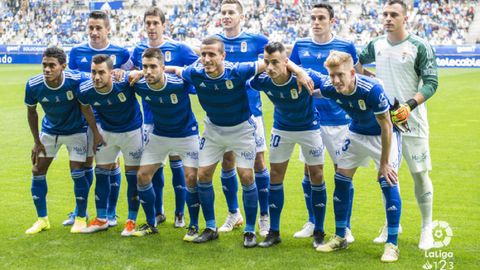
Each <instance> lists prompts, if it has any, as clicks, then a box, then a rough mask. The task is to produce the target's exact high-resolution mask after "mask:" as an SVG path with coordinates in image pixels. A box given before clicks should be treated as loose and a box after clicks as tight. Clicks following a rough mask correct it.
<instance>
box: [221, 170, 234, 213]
mask: <svg viewBox="0 0 480 270" xmlns="http://www.w3.org/2000/svg"><path fill="white" fill-rule="evenodd" d="M220 179H221V180H222V189H223V194H224V195H225V199H226V200H227V206H228V211H229V212H230V213H232V214H233V213H236V212H237V210H238V198H237V192H238V180H237V173H236V172H235V169H231V170H229V171H224V170H223V169H222V174H221V175H220Z"/></svg>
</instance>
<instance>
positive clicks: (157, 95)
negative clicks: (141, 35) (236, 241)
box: [134, 48, 200, 241]
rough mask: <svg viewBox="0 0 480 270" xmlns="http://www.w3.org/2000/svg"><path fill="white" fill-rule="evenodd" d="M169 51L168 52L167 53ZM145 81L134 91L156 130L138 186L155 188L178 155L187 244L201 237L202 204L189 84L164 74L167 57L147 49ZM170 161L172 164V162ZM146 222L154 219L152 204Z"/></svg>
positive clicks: (143, 68) (146, 153)
mask: <svg viewBox="0 0 480 270" xmlns="http://www.w3.org/2000/svg"><path fill="white" fill-rule="evenodd" d="M167 52H168V51H167ZM142 70H143V77H144V78H143V79H141V80H140V81H138V82H137V83H135V84H134V90H135V92H136V93H137V94H138V95H139V96H141V97H142V100H144V102H145V103H147V104H148V106H149V108H150V110H151V114H152V117H153V130H152V134H151V135H150V138H149V140H148V141H147V143H146V145H145V150H144V152H143V155H142V159H141V162H140V165H141V166H140V169H139V170H138V185H139V186H148V185H150V186H151V185H152V178H153V176H154V175H155V173H156V171H157V170H158V169H159V168H161V166H162V165H164V164H165V161H166V158H167V156H168V155H169V154H170V153H172V152H175V153H177V154H178V155H179V156H180V158H181V160H182V161H183V163H184V168H185V179H186V182H187V190H188V193H187V207H188V210H189V214H190V224H189V228H188V231H187V234H186V235H185V237H184V238H183V239H184V240H185V241H193V240H194V239H195V238H196V237H197V236H198V215H199V212H200V201H199V198H198V192H197V187H196V184H197V168H198V151H199V144H198V124H197V120H196V119H195V116H194V114H193V112H192V106H191V103H190V98H189V96H188V93H189V91H188V88H189V85H188V84H186V83H184V82H183V80H182V79H181V78H178V77H177V76H176V75H173V74H166V73H164V70H165V63H164V55H163V54H162V51H161V50H160V48H147V49H146V50H144V52H143V54H142ZM170 162H171V161H170ZM147 207H148V208H149V209H150V212H149V215H150V216H148V217H147V220H151V221H153V220H155V212H153V211H152V209H153V205H149V206H147Z"/></svg>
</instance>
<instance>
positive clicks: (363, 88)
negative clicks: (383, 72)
mask: <svg viewBox="0 0 480 270" xmlns="http://www.w3.org/2000/svg"><path fill="white" fill-rule="evenodd" d="M320 91H321V94H322V96H324V97H327V98H330V99H332V100H333V101H335V102H336V103H337V104H338V105H339V106H340V107H342V109H344V110H345V111H346V112H347V113H348V115H350V117H351V118H352V123H351V124H350V130H351V131H352V132H355V133H358V134H363V135H380V134H381V129H380V125H378V122H377V119H376V118H375V115H376V114H381V113H385V112H387V111H388V110H389V108H390V103H389V101H388V99H387V97H386V96H385V92H384V90H383V86H382V85H381V84H380V83H379V82H378V81H377V80H375V79H372V78H369V77H367V76H363V75H358V74H357V75H356V78H355V90H354V91H353V93H352V94H351V95H349V96H347V95H342V94H340V93H338V92H337V91H336V90H335V87H333V85H332V83H331V81H330V79H328V77H325V78H324V83H323V84H322V86H321V87H320Z"/></svg>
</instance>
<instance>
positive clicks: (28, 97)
mask: <svg viewBox="0 0 480 270" xmlns="http://www.w3.org/2000/svg"><path fill="white" fill-rule="evenodd" d="M66 62H67V55H66V54H65V52H64V51H63V50H62V49H59V48H56V47H50V48H47V49H46V50H45V51H44V53H43V56H42V66H43V74H40V75H37V76H35V77H32V78H31V79H29V80H28V83H27V86H26V90H25V103H26V104H27V106H28V125H29V126H30V131H31V132H32V135H33V139H34V146H33V149H32V164H33V168H32V189H31V191H32V198H33V202H34V204H35V208H36V209H37V215H38V220H37V222H35V224H33V226H32V227H31V228H29V229H28V230H27V231H26V232H25V233H27V234H35V233H39V232H41V231H43V230H48V229H50V223H49V221H48V216H47V200H46V196H47V180H46V175H47V171H48V168H49V167H50V164H51V163H52V161H53V158H54V157H55V156H56V154H57V152H58V150H59V149H60V147H61V146H62V145H63V144H65V145H66V147H67V149H68V154H69V156H70V174H71V176H72V179H73V183H74V186H73V190H74V192H75V199H76V202H77V206H78V208H77V209H78V215H77V216H76V217H75V220H74V224H73V226H72V228H71V230H70V232H72V233H79V232H80V230H81V229H83V228H85V227H86V217H85V215H86V210H87V200H88V188H89V186H88V183H87V180H86V178H85V171H84V169H83V165H84V162H85V160H86V158H87V133H86V132H87V129H86V126H85V119H84V118H83V117H82V112H83V113H84V115H85V117H86V118H87V119H88V120H89V124H90V126H91V127H92V131H93V134H94V135H95V137H97V138H98V130H97V129H96V126H95V119H94V117H93V113H92V112H91V110H88V109H83V108H82V110H81V109H80V105H79V103H78V100H77V96H78V86H79V85H80V83H81V82H82V81H86V80H87V78H85V77H84V75H83V74H81V73H74V72H70V71H64V70H65V68H66V66H67V64H66ZM37 103H40V104H41V105H42V108H43V110H44V112H45V117H44V118H43V121H42V132H41V133H40V134H39V132H38V114H37ZM95 141H98V140H95Z"/></svg>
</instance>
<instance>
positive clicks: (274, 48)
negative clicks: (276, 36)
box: [265, 41, 285, 54]
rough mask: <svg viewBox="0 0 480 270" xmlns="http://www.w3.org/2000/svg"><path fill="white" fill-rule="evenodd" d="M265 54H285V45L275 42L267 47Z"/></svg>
mask: <svg viewBox="0 0 480 270" xmlns="http://www.w3.org/2000/svg"><path fill="white" fill-rule="evenodd" d="M265 52H267V53H268V54H272V53H274V52H279V53H283V52H285V46H283V44H282V43H280V42H278V41H273V42H270V43H268V44H267V45H266V46H265Z"/></svg>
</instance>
